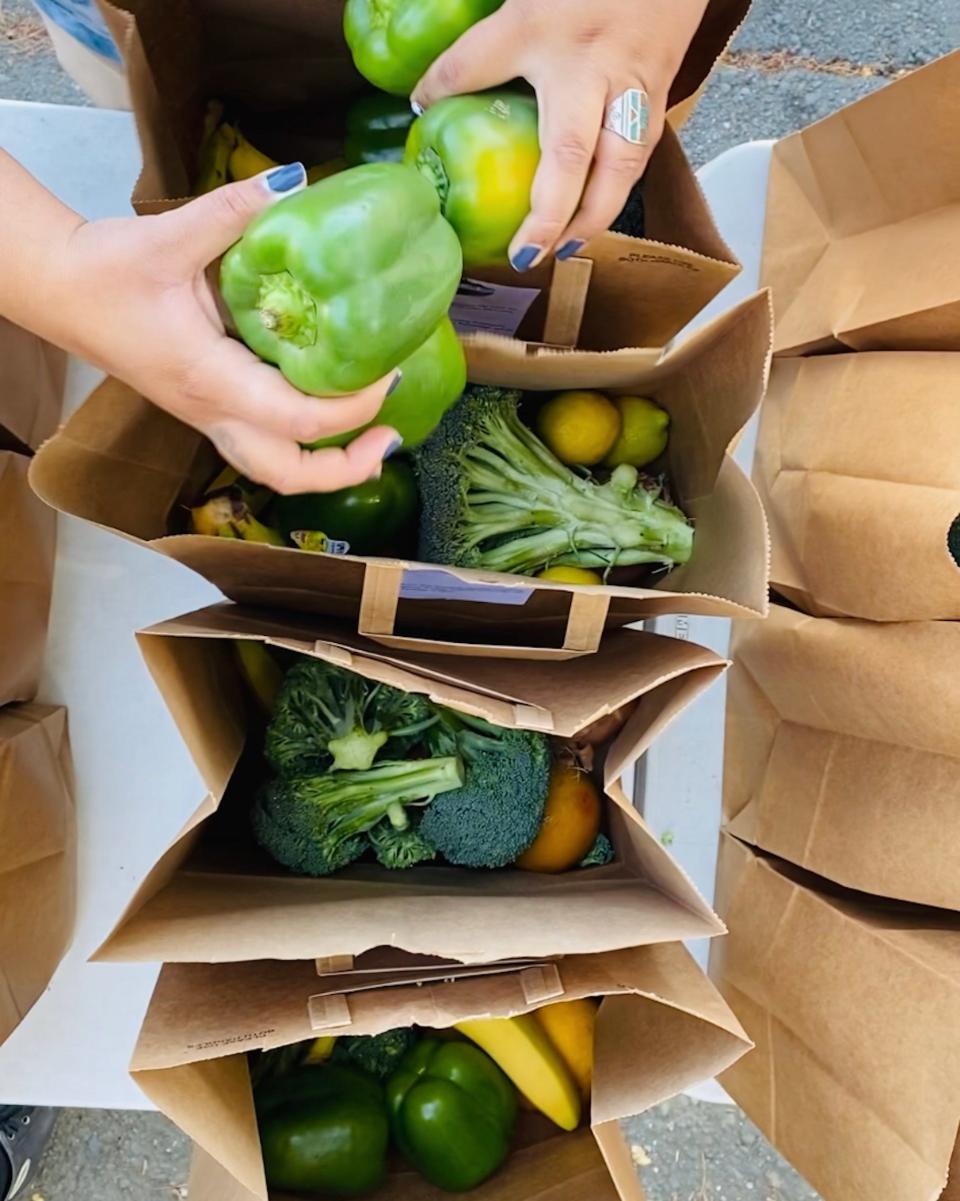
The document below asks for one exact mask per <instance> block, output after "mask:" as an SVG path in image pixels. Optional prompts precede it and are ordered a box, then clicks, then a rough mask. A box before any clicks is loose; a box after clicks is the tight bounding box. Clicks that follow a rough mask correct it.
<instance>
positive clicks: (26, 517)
mask: <svg viewBox="0 0 960 1201" xmlns="http://www.w3.org/2000/svg"><path fill="white" fill-rule="evenodd" d="M29 463H30V460H29V458H28V457H27V456H26V455H23V454H18V453H17V452H16V451H14V450H4V449H2V447H0V521H2V523H3V533H2V534H0V705H5V704H8V703H9V702H10V701H27V700H31V699H32V698H33V697H34V696H35V695H36V692H37V685H38V683H39V680H40V670H41V667H42V665H43V655H44V650H45V648H46V640H47V617H48V614H49V611H50V593H51V589H52V587H53V561H54V555H55V553H56V532H57V515H56V513H54V512H53V510H52V509H49V508H47V506H46V505H45V504H44V503H43V501H41V500H39V499H38V498H37V497H36V496H34V494H33V493H32V492H31V490H30V486H29V484H28V483H27V469H28V467H29Z"/></svg>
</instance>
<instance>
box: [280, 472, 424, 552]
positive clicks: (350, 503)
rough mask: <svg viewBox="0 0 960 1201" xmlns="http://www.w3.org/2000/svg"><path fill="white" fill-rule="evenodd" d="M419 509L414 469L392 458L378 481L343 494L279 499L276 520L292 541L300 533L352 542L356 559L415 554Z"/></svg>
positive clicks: (363, 484)
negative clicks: (323, 535)
mask: <svg viewBox="0 0 960 1201" xmlns="http://www.w3.org/2000/svg"><path fill="white" fill-rule="evenodd" d="M419 511H420V496H419V493H418V491H417V480H416V476H415V475H414V473H413V468H412V467H411V466H410V464H409V463H406V462H404V461H403V460H402V459H389V460H388V461H387V462H386V463H384V465H383V471H382V473H381V475H380V478H379V479H378V480H366V481H365V482H364V483H362V484H357V485H356V486H355V487H353V488H341V489H340V491H339V492H304V493H301V494H300V495H299V496H279V497H277V501H276V508H275V510H274V520H275V521H276V523H277V525H278V527H279V528H280V530H281V532H282V533H283V534H285V535H286V537H287V538H289V537H290V535H291V534H292V533H295V532H296V531H298V530H321V531H322V532H323V533H324V534H326V536H327V537H328V538H332V539H334V540H335V541H337V542H346V543H347V544H348V545H349V547H350V551H349V553H350V554H351V555H391V556H393V555H397V556H402V555H405V554H407V553H408V552H410V553H412V550H413V545H414V541H415V537H416V528H417V515H418V513H419Z"/></svg>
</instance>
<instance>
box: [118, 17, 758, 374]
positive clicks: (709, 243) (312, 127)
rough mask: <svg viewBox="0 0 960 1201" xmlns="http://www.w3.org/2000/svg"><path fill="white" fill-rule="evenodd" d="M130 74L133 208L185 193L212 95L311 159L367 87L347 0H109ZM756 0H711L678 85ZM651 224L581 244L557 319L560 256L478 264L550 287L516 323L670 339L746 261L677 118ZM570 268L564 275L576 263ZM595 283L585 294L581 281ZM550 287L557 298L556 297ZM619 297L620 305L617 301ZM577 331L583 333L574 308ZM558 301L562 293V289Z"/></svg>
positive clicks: (707, 62)
mask: <svg viewBox="0 0 960 1201" xmlns="http://www.w3.org/2000/svg"><path fill="white" fill-rule="evenodd" d="M101 7H102V8H103V10H104V13H105V15H106V17H107V20H108V21H109V22H110V25H111V28H112V29H113V32H114V35H115V37H116V38H117V41H118V44H119V45H120V46H121V48H122V50H123V53H124V58H125V59H126V62H127V69H128V74H129V80H130V92H131V96H132V99H133V109H134V115H135V117H136V121H137V129H138V132H139V136H140V143H141V147H142V149H143V160H144V163H143V172H142V174H141V177H140V179H139V181H138V183H137V186H136V189H135V191H134V196H133V202H134V207H135V208H136V209H137V211H138V212H141V213H148V212H157V211H161V210H163V209H165V208H169V207H170V202H171V200H176V199H177V198H182V197H185V196H188V195H190V193H191V188H192V185H193V182H194V181H195V179H196V175H197V156H198V150H199V147H200V142H201V136H202V130H203V117H204V111H205V108H206V104H207V101H208V100H210V99H212V98H217V99H219V100H222V101H225V102H226V103H227V104H228V105H229V107H230V109H231V111H232V112H235V113H236V114H237V116H238V119H239V123H240V124H241V126H242V127H243V129H244V131H245V132H246V133H247V135H248V136H249V137H250V138H251V140H252V141H253V142H254V143H255V144H256V145H257V146H258V147H259V148H261V149H262V150H263V151H264V152H265V153H267V154H269V155H271V156H272V157H274V158H276V159H278V160H279V161H281V162H289V161H291V160H296V159H300V160H302V161H304V162H306V163H308V164H314V163H321V162H325V161H327V160H330V159H333V158H335V157H337V156H339V154H340V153H341V148H342V141H343V122H344V113H345V111H346V109H347V108H348V107H349V105H350V103H351V102H352V101H353V100H355V99H356V97H357V96H358V95H359V94H362V93H363V92H364V90H369V88H368V86H367V85H366V84H365V83H364V81H363V80H362V79H361V78H360V76H359V75H358V74H357V72H356V71H355V69H354V67H353V64H352V62H351V59H350V54H349V50H348V48H347V45H346V42H345V40H344V37H343V31H342V15H343V4H342V0H324V2H322V3H315V4H304V3H303V2H302V0H243V2H242V3H236V2H234V0H229V2H226V3H225V2H224V0H177V3H176V4H174V5H173V6H171V4H170V3H169V2H168V0H122V2H120V0H118V3H116V4H109V3H106V2H103V0H102V2H101ZM748 8H749V0H711V3H710V5H709V8H708V11H707V12H706V14H705V16H704V19H703V21H702V23H701V26H700V29H699V31H698V33H697V34H696V36H695V37H694V39H693V42H692V43H691V46H690V49H689V51H688V53H687V56H686V58H685V60H684V62H683V64H682V66H681V68H680V71H679V72H678V74H677V77H676V80H675V82H674V85H673V88H672V90H671V94H670V98H669V99H670V103H671V104H678V103H680V102H681V101H685V100H687V99H688V98H689V97H692V96H693V95H694V93H696V91H697V89H698V88H699V87H700V85H701V83H702V82H703V81H704V79H705V78H706V77H707V75H708V74H709V72H710V70H711V68H712V66H713V64H714V63H715V61H716V60H717V58H718V57H719V55H720V54H721V53H722V52H723V50H724V49H725V47H726V45H727V44H728V43H729V41H730V39H731V38H732V36H733V33H734V31H735V30H736V28H737V27H738V26H739V25H740V23H741V22H742V20H743V18H744V16H745V14H746V12H747V9H748ZM644 212H645V217H646V229H645V237H644V238H643V239H629V238H623V237H619V236H617V235H608V236H606V237H603V238H599V239H596V240H595V241H594V243H593V244H592V245H591V246H590V247H589V248H588V249H587V251H586V252H585V257H584V259H583V262H584V264H585V265H586V267H587V276H588V277H589V268H590V265H591V264H592V271H593V280H592V281H590V280H589V278H587V279H584V280H583V281H582V282H583V293H584V294H583V295H581V296H580V297H579V301H578V302H577V303H575V304H574V309H575V313H574V315H573V316H572V317H571V319H570V322H568V323H566V324H564V325H563V327H562V328H561V327H556V326H552V324H551V322H550V320H549V312H548V310H549V309H551V308H554V307H555V306H554V304H553V303H552V300H553V299H554V298H553V297H552V289H553V285H552V283H551V276H552V265H551V266H550V267H545V268H542V269H540V270H539V271H535V272H531V273H529V274H528V275H525V276H524V277H523V280H522V281H519V280H518V277H517V276H516V274H515V273H513V272H511V271H509V270H508V271H506V272H492V273H490V272H486V271H477V272H473V271H472V272H471V274H472V275H474V276H476V277H479V278H482V279H491V280H498V281H499V282H502V283H505V284H507V285H510V284H513V285H516V284H517V283H518V282H522V283H523V285H524V286H525V287H534V288H537V289H542V290H543V295H542V296H541V297H540V299H539V300H538V302H537V304H536V305H535V306H534V309H535V312H533V313H531V315H530V316H529V319H528V320H527V321H526V322H525V326H524V328H523V329H522V330H521V331H520V336H521V337H523V338H524V339H525V340H528V341H533V342H554V341H559V342H560V343H561V344H564V345H580V346H583V347H585V348H589V349H591V350H596V351H601V350H607V349H611V348H613V347H620V346H651V347H660V346H664V345H665V344H666V343H667V342H668V341H669V339H670V338H671V337H672V336H673V335H674V334H676V333H678V332H679V331H680V329H682V328H683V326H684V325H685V324H686V323H687V322H688V321H689V320H690V319H691V318H692V317H693V316H695V314H696V313H697V312H699V311H700V310H701V309H702V308H703V307H704V306H705V305H706V304H707V303H708V302H709V301H710V300H711V299H712V298H713V297H714V296H715V295H716V294H717V293H718V292H719V291H720V290H721V289H722V288H723V287H724V286H725V285H726V284H727V283H728V282H729V281H730V280H731V279H732V278H733V277H734V276H735V275H736V274H737V272H738V271H739V269H740V267H739V264H738V263H737V262H736V260H735V259H734V258H733V256H732V255H731V253H730V250H729V248H728V247H727V246H726V245H725V244H724V242H723V240H722V239H721V237H720V235H719V233H718V232H717V229H716V226H715V225H714V222H713V219H712V217H711V216H710V213H709V210H708V208H707V205H706V202H705V200H704V198H703V196H702V194H701V192H700V190H699V187H698V186H697V183H696V180H695V179H694V176H693V172H692V171H691V169H690V166H689V164H688V163H687V161H686V158H685V156H684V154H683V151H682V149H681V147H680V143H679V141H678V140H677V138H676V135H675V134H674V132H673V130H672V129H668V130H667V132H666V134H665V135H664V138H663V141H662V143H661V144H660V145H659V146H658V147H657V148H656V150H655V151H654V154H653V156H652V159H651V162H650V165H649V167H648V169H647V172H646V176H645V184H644ZM575 274H576V272H575V269H574V268H571V267H569V265H568V267H567V269H566V270H565V271H563V272H561V273H560V277H559V278H560V280H561V281H562V280H563V279H564V278H570V276H571V275H575ZM588 290H589V295H587V292H588ZM548 294H549V297H550V303H548ZM611 295H612V296H614V297H615V299H616V304H615V305H611V304H610V303H609V298H610V296H611ZM585 299H586V300H587V306H586V312H585V314H584V316H583V329H582V338H581V339H580V340H578V338H577V332H578V330H577V327H578V326H579V324H580V314H581V313H582V312H583V308H584V300H585ZM556 302H557V304H556V307H558V308H563V307H565V303H566V302H564V301H563V300H562V298H561V297H559V296H558V297H556Z"/></svg>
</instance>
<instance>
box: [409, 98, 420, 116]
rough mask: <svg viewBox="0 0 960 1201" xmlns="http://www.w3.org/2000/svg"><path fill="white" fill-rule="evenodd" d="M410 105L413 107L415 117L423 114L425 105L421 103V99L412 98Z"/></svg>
mask: <svg viewBox="0 0 960 1201" xmlns="http://www.w3.org/2000/svg"><path fill="white" fill-rule="evenodd" d="M410 107H411V109H413V115H414V116H415V117H422V116H423V105H422V104H421V103H420V101H419V100H411V101H410Z"/></svg>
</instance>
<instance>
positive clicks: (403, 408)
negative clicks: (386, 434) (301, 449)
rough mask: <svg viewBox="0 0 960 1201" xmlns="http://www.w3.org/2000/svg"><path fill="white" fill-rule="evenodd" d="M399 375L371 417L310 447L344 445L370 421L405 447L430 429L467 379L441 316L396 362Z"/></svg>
mask: <svg viewBox="0 0 960 1201" xmlns="http://www.w3.org/2000/svg"><path fill="white" fill-rule="evenodd" d="M400 368H401V370H402V371H403V378H402V379H401V380H400V383H399V384H398V385H397V387H396V388H394V390H393V391H392V392H391V393H390V395H389V396H388V397H387V399H386V400H385V401H384V402H383V404H382V405H381V407H380V411H379V413H377V415H376V417H375V418H374V419H373V421H370V422H368V423H367V424H366V425H365V426H362V427H361V428H360V429H355V430H350V431H349V433H346V434H335V435H333V436H331V437H329V438H321V439H320V440H319V441H318V442H311V443H310V446H309V449H310V450H319V449H320V448H321V447H324V446H346V445H347V443H348V442H352V441H353V439H354V438H356V436H357V435H358V434H360V433H362V432H363V430H365V429H369V428H370V426H372V425H389V426H392V428H393V429H395V430H396V431H397V433H398V434H399V435H400V437H401V438H402V439H403V445H404V448H405V449H406V450H412V449H413V448H414V447H415V446H419V445H420V443H421V442H423V441H424V439H426V438H428V437H429V436H430V434H432V433H433V431H434V428H435V427H436V426H437V424H438V423H439V421H440V418H441V417H442V416H443V415H444V413H445V412H446V411H447V409H449V408H450V406H451V405H452V404H453V403H454V401H456V400H459V398H460V396H461V394H462V393H463V389H464V387H465V386H466V382H467V364H466V361H465V360H464V357H463V348H462V347H461V345H460V340H459V339H458V337H457V333H456V330H455V329H454V328H453V326H452V325H451V323H450V320H449V318H447V317H444V319H443V320H442V321H441V322H440V324H439V325H438V326H437V328H436V329H435V330H434V331H433V333H432V334H431V335H430V337H429V338H427V340H426V342H424V343H423V345H422V346H420V347H418V348H417V349H416V350H415V351H414V352H413V354H412V355H411V356H410V357H409V358H408V359H404V360H403V362H402V363H401V364H400Z"/></svg>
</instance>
